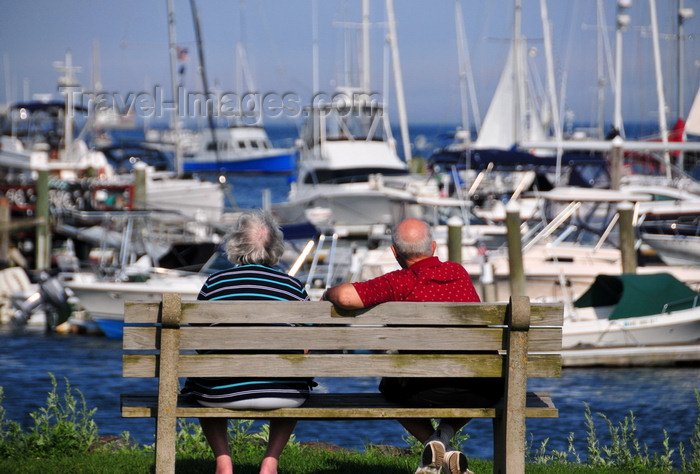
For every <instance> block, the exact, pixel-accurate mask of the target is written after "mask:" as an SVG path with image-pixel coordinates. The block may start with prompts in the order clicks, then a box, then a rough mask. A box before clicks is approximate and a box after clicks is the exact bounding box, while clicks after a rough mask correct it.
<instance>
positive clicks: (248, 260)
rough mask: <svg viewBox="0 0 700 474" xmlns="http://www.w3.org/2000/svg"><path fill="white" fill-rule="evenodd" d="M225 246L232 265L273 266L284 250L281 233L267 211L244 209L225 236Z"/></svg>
mask: <svg viewBox="0 0 700 474" xmlns="http://www.w3.org/2000/svg"><path fill="white" fill-rule="evenodd" d="M225 249H226V257H227V258H228V260H229V261H230V262H231V263H233V264H234V265H250V264H253V265H267V266H274V265H277V263H279V261H280V258H282V253H284V235H283V234H282V229H280V227H279V225H278V224H277V221H276V220H275V219H274V217H272V215H271V214H270V213H269V212H266V211H263V210H260V209H255V210H252V211H246V212H245V213H243V214H241V216H240V217H239V218H238V222H237V223H236V227H235V228H234V229H233V230H232V231H231V232H230V233H229V234H228V235H227V236H226V245H225Z"/></svg>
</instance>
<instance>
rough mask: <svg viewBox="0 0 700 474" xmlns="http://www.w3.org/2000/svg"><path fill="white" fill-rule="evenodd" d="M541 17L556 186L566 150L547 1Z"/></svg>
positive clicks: (541, 7)
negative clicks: (554, 151) (560, 121)
mask: <svg viewBox="0 0 700 474" xmlns="http://www.w3.org/2000/svg"><path fill="white" fill-rule="evenodd" d="M540 16H541V18H542V32H543V33H544V54H545V58H546V61H547V91H548V93H549V103H550V109H551V111H552V128H553V129H554V137H555V138H556V140H557V167H556V168H557V169H556V184H559V178H560V177H561V157H562V155H563V153H564V150H563V149H562V147H561V141H562V130H561V124H560V123H559V104H558V101H557V88H556V84H555V82H554V53H553V52H552V27H551V23H550V21H549V10H548V8H547V1H546V0H540Z"/></svg>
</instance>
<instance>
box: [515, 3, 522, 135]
mask: <svg viewBox="0 0 700 474" xmlns="http://www.w3.org/2000/svg"><path fill="white" fill-rule="evenodd" d="M513 12H514V13H513V46H514V47H513V117H512V120H513V132H514V134H515V136H514V139H515V143H516V144H518V143H520V142H521V141H522V139H523V134H522V129H521V127H522V125H523V120H521V119H522V117H521V113H522V103H521V97H523V94H524V91H523V90H521V86H522V82H521V77H522V68H521V66H522V62H521V60H520V56H521V51H522V48H521V42H522V38H521V35H522V3H521V0H515V6H514V8H513Z"/></svg>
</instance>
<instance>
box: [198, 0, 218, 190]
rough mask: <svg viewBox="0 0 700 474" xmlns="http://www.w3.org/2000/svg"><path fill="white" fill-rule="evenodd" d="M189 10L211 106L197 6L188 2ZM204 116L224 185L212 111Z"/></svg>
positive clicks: (203, 81) (203, 80)
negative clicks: (207, 123)
mask: <svg viewBox="0 0 700 474" xmlns="http://www.w3.org/2000/svg"><path fill="white" fill-rule="evenodd" d="M190 8H191V10H192V21H193V22H194V33H195V37H196V39H197V56H198V57H199V66H200V67H199V69H200V71H201V74H202V87H204V97H206V99H207V100H206V103H207V104H211V102H210V101H209V85H208V82H207V69H206V67H205V66H204V48H203V46H202V31H201V29H200V24H199V15H198V14H197V5H196V4H195V0H190ZM206 114H207V121H208V122H209V129H210V130H211V138H212V141H213V142H214V155H215V156H216V164H217V165H218V167H219V170H220V174H219V183H220V184H222V185H223V184H224V183H226V176H225V175H224V173H223V172H222V171H221V157H220V156H219V142H218V140H217V139H216V127H215V126H214V114H213V110H210V109H209V107H207V110H206Z"/></svg>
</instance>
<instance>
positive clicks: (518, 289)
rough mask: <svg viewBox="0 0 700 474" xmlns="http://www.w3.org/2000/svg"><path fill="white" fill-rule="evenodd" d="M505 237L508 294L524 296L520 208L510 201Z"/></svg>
mask: <svg viewBox="0 0 700 474" xmlns="http://www.w3.org/2000/svg"><path fill="white" fill-rule="evenodd" d="M506 237H507V240H508V264H509V267H510V294H511V295H512V296H525V294H526V293H525V292H526V287H525V269H524V267H523V247H522V243H521V240H520V207H519V206H518V204H517V203H515V202H513V201H510V202H509V203H508V205H507V206H506Z"/></svg>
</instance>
